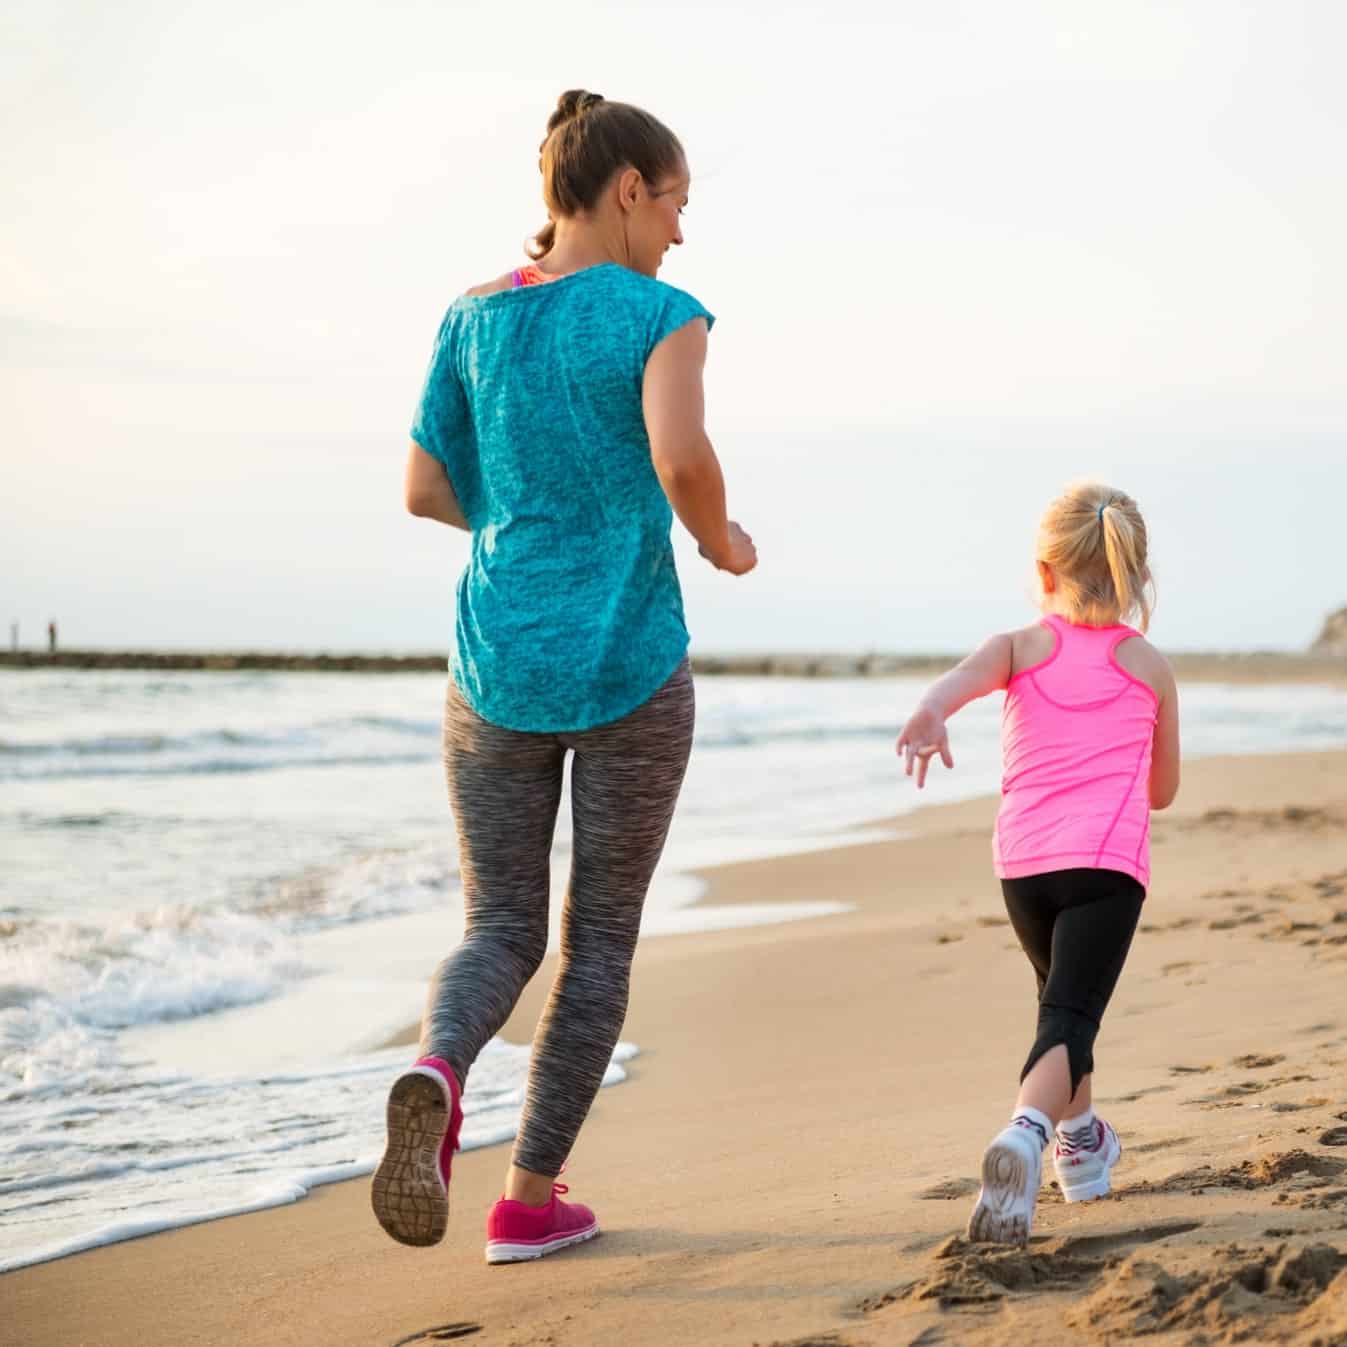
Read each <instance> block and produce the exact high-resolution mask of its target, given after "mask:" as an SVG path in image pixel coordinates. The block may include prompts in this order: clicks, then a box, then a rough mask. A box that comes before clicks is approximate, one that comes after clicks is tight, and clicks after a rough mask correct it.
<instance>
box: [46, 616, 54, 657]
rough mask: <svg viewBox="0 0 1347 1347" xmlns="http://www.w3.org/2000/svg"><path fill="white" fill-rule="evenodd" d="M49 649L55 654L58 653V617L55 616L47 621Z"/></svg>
mask: <svg viewBox="0 0 1347 1347" xmlns="http://www.w3.org/2000/svg"><path fill="white" fill-rule="evenodd" d="M47 649H48V650H49V651H50V652H51V653H52V654H53V655H54V654H55V653H56V619H55V618H53V619H52V620H51V621H50V622H48V623H47Z"/></svg>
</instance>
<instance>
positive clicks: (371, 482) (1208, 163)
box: [0, 0, 1347, 650]
mask: <svg viewBox="0 0 1347 1347" xmlns="http://www.w3.org/2000/svg"><path fill="white" fill-rule="evenodd" d="M1344 49H1347V9H1344V8H1343V7H1342V6H1340V5H1337V4H1335V3H1310V4H1297V3H1288V2H1287V0H1262V2H1261V3H1238V2H1237V0H1211V2H1210V3H1207V2H1205V0H1193V2H1190V3H1174V2H1173V0H1170V2H1169V3H1146V2H1145V0H1129V3H1127V4H1117V3H1108V4H1105V3H1100V2H1098V0H1095V2H1090V0H1061V2H1060V3H1057V2H1055V0H1026V2H1025V3H1019V4H1013V5H1011V4H1004V3H992V2H985V3H969V4H960V3H940V4H929V3H920V4H918V3H896V4H886V5H882V6H881V5H875V6H873V7H872V6H865V5H860V4H851V3H836V4H832V5H829V6H826V7H824V6H811V7H794V6H789V5H782V4H773V5H765V4H764V5H740V6H737V7H735V6H726V5H715V6H710V5H704V6H701V5H689V4H678V5H673V4H661V5H657V6H641V7H634V6H631V5H617V4H611V5H601V4H590V3H575V4H572V5H570V6H563V5H558V4H556V3H552V4H549V5H540V4H536V3H532V0H525V3H520V4H514V5H452V4H445V3H424V4H405V3H396V2H394V3H387V4H380V5H374V4H350V3H340V0H327V3H322V4H316V3H315V4H285V3H280V4H274V5H273V4H268V5H265V6H264V5H258V4H252V3H242V4H224V3H217V4H214V5H184V4H183V3H182V0H174V2H173V3H150V2H149V0H128V3H126V4H123V5H117V6H109V5H104V4H95V3H89V2H81V3H60V2H59V0H58V2H55V3H53V0H41V2H40V3H17V2H16V0H10V3H9V5H8V6H7V7H6V9H5V12H4V15H3V18H0V91H2V92H0V98H3V102H4V109H3V120H4V124H5V127H6V132H5V135H4V137H3V139H2V140H0V343H2V344H3V358H2V359H0V406H3V409H4V421H3V440H0V460H2V462H3V482H4V489H3V492H0V621H3V622H4V623H6V624H7V623H8V621H10V620H13V619H17V620H19V621H20V622H21V624H22V632H23V637H24V640H25V643H27V644H34V643H36V642H37V641H38V640H39V638H40V636H41V635H42V632H41V629H42V628H43V627H45V623H46V621H47V619H48V618H49V617H52V616H54V617H56V618H57V619H58V620H59V621H60V622H61V626H62V632H63V638H64V640H65V642H66V643H67V644H71V645H74V644H98V645H136V646H195V647H203V646H221V647H241V646H258V647H268V646H270V647H277V646H281V647H296V648H328V649H334V648H339V649H380V648H410V649H436V648H444V647H446V646H447V643H448V640H449V638H450V632H451V617H452V603H453V598H452V591H453V583H454V580H455V578H456V576H457V573H458V570H459V568H460V567H461V564H462V561H463V558H464V556H465V554H466V543H465V542H464V541H463V540H462V539H461V538H458V537H454V536H451V535H450V533H449V531H448V530H442V529H438V528H436V527H435V526H433V525H430V524H427V523H426V522H424V521H420V520H412V519H410V518H408V517H406V516H405V515H404V514H403V513H402V510H401V498H400V478H401V468H402V461H403V457H404V454H405V449H406V435H407V427H408V425H409V424H410V420H411V414H412V410H413V407H414V403H415V400H416V396H417V392H418V390H419V386H420V380H421V376H422V373H423V370H424V366H425V361H426V358H427V355H428V353H429V348H430V342H431V340H432V337H433V335H434V332H435V328H436V326H437V324H438V321H439V318H440V315H441V313H442V312H443V309H444V307H445V306H446V305H447V304H448V303H449V302H450V300H451V299H452V298H453V297H454V295H455V294H456V293H458V292H459V291H460V290H462V289H463V288H465V287H466V286H468V285H470V284H473V283H474V282H476V281H479V280H483V279H486V278H487V277H489V276H491V275H495V274H498V273H499V272H500V271H502V270H504V269H506V268H507V267H509V266H512V265H516V264H518V262H519V261H521V260H522V256H523V255H522V252H521V243H522V240H523V239H524V237H525V236H526V235H528V234H529V233H531V232H532V231H533V230H534V229H536V228H537V227H538V225H540V224H541V223H542V221H543V218H544V216H543V212H542V207H541V204H540V200H539V179H538V174H537V166H536V160H537V145H538V141H539V139H540V138H541V135H542V131H543V128H544V125H545V122H546V118H547V115H548V113H549V111H550V110H551V107H552V105H553V103H554V101H555V98H556V96H557V94H558V93H559V92H560V91H561V90H562V89H565V88H568V87H572V86H582V87H588V88H591V89H595V90H598V91H599V92H601V93H604V94H606V95H608V96H609V97H614V98H624V99H627V100H630V101H633V102H637V103H640V104H642V105H644V106H646V107H648V108H649V109H650V110H651V111H653V112H654V113H655V114H656V115H658V116H659V117H661V118H662V119H663V120H664V121H666V122H667V123H668V124H669V125H671V126H672V127H673V128H674V130H675V131H677V132H678V134H679V135H680V137H681V138H682V139H683V141H684V144H685V145H686V147H687V150H688V154H689V158H690V160H691V167H692V172H693V187H692V194H691V203H690V206H689V210H688V213H687V216H686V219H685V233H686V236H687V245H686V246H685V247H684V248H683V249H681V250H675V251H674V252H673V253H671V254H670V258H669V261H668V262H667V264H666V266H665V269H664V271H663V273H662V276H663V278H664V279H666V280H668V281H670V282H671V283H673V284H676V285H680V286H683V287H684V288H686V289H689V290H691V291H693V292H694V293H695V294H697V295H698V297H699V298H701V299H702V300H703V302H705V303H706V304H707V305H708V307H709V308H710V309H711V310H712V311H713V312H714V313H716V315H717V316H718V319H719V322H718V325H717V327H716V330H715V332H714V334H713V336H712V341H711V356H710V364H709V368H708V403H709V406H708V424H709V428H710V430H711V432H712V436H713V438H714V439H715V440H716V443H717V445H718V448H719V449H720V452H721V456H722V459H723V461H724V463H725V468H726V473H727V477H728V479H729V483H730V493H731V505H732V512H733V513H734V514H735V515H736V516H737V517H739V518H741V519H742V520H743V522H744V523H745V524H746V525H747V526H748V527H749V529H750V530H751V531H752V532H753V533H754V535H755V537H756V538H757V540H758V542H759V545H760V549H761V554H762V565H761V568H760V571H759V572H758V573H757V574H755V575H754V576H752V577H750V578H748V579H747V580H744V581H739V582H735V581H731V580H729V579H728V578H726V577H722V576H717V575H714V574H712V573H710V572H709V570H707V569H706V568H705V567H704V566H703V565H701V564H699V563H698V561H697V559H696V557H695V555H694V553H693V550H692V549H691V548H690V547H688V546H686V544H685V543H680V564H681V567H682V571H683V575H684V581H685V589H686V592H687V598H688V615H689V625H690V627H691V629H692V632H693V637H694V643H695V644H696V645H697V646H698V647H700V648H701V649H708V650H709V649H727V648H744V647H754V648H772V647H789V648H801V647H829V648H844V649H863V648H873V647H881V648H885V649H895V650H901V649H933V648H940V649H945V648H959V647H961V646H964V645H967V644H969V643H971V642H975V641H977V640H978V639H980V638H981V637H982V636H984V635H985V634H987V632H988V631H990V630H995V629H998V628H1000V627H1004V626H1008V625H1016V624H1018V623H1020V622H1023V621H1025V620H1028V618H1029V617H1030V616H1031V613H1030V611H1029V609H1028V606H1027V603H1026V598H1025V590H1026V583H1027V580H1026V577H1027V574H1028V570H1029V564H1030V561H1031V559H1032V554H1031V551H1030V547H1031V539H1032V533H1033V525H1034V520H1035V517H1036V515H1037V513H1038V511H1039V510H1040V509H1041V507H1042V505H1043V504H1045V503H1046V501H1047V500H1048V499H1049V498H1050V497H1051V496H1052V494H1054V492H1055V491H1056V490H1058V489H1059V488H1060V487H1061V486H1062V485H1063V484H1065V482H1067V481H1068V480H1070V479H1072V478H1074V477H1079V476H1087V475H1097V476H1104V477H1105V478H1106V479H1107V480H1110V481H1111V482H1113V483H1114V484H1116V485H1118V486H1121V487H1123V488H1124V489H1127V490H1130V491H1131V492H1132V493H1133V494H1134V495H1135V496H1137V498H1138V499H1139V500H1140V502H1141V504H1142V507H1143V509H1144V510H1146V512H1147V515H1148V518H1149V520H1150V524H1151V531H1152V546H1153V556H1154V562H1155V569H1156V572H1157V577H1158V582H1159V589H1160V597H1161V602H1160V607H1159V610H1158V612H1157V618H1156V625H1155V628H1154V632H1155V636H1156V639H1157V640H1158V641H1159V642H1160V643H1161V644H1162V645H1164V644H1169V645H1171V646H1173V647H1175V648H1193V647H1213V648H1221V647H1224V648H1232V647H1245V646H1298V645H1301V644H1303V643H1304V642H1306V641H1307V640H1309V639H1310V638H1311V637H1312V636H1313V634H1314V631H1315V629H1316V627H1317V624H1318V621H1319V619H1320V618H1321V616H1322V615H1323V613H1324V612H1325V611H1326V610H1327V609H1328V608H1330V607H1332V606H1335V605H1337V604H1341V603H1344V602H1347V564H1344V563H1343V561H1342V557H1343V555H1344V547H1343V543H1342V538H1343V536H1344V526H1343V523H1342V520H1343V511H1344V508H1345V504H1347V381H1344V378H1343V374H1344V366H1345V365H1347V359H1345V357H1344V353H1345V352H1347V330H1345V329H1347V321H1345V320H1344V314H1347V258H1345V257H1344V250H1343V247H1342V240H1343V239H1344V238H1347V187H1345V186H1344V179H1343V174H1342V170H1341V161H1342V146H1343V144H1344V141H1345V139H1347V92H1344V88H1343V83H1342V81H1341V78H1340V74H1341V53H1342V51H1343V50H1344Z"/></svg>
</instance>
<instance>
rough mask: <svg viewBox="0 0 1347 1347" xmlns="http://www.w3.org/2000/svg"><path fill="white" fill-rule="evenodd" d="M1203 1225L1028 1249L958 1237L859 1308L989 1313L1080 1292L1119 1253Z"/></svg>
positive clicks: (1174, 1224) (1042, 1242) (1034, 1244)
mask: <svg viewBox="0 0 1347 1347" xmlns="http://www.w3.org/2000/svg"><path fill="white" fill-rule="evenodd" d="M1201 1224H1202V1223H1201V1222H1200V1221H1161V1222H1156V1223H1155V1224H1154V1225H1146V1226H1132V1227H1127V1228H1124V1229H1122V1230H1111V1231H1110V1230H1103V1231H1100V1232H1099V1233H1098V1234H1094V1235H1084V1236H1080V1235H1076V1236H1068V1237H1066V1238H1065V1239H1053V1238H1043V1237H1038V1238H1036V1239H1034V1240H1032V1241H1031V1242H1030V1245H1029V1246H1028V1247H1022V1246H1007V1245H997V1244H970V1243H969V1242H968V1241H967V1240H966V1239H963V1238H962V1237H960V1236H958V1235H954V1236H951V1237H950V1238H949V1239H947V1240H946V1241H945V1242H944V1243H943V1244H942V1245H940V1247H939V1248H938V1249H936V1250H935V1252H934V1254H933V1255H932V1262H933V1263H934V1264H935V1266H934V1267H932V1268H931V1269H930V1271H929V1273H928V1275H926V1276H924V1277H920V1278H918V1279H917V1280H916V1281H910V1282H906V1283H904V1284H903V1285H902V1286H897V1287H894V1288H893V1289H892V1290H891V1291H885V1292H882V1293H881V1294H879V1295H876V1296H870V1297H868V1298H867V1299H865V1300H863V1301H861V1303H860V1305H859V1306H858V1308H859V1309H860V1311H861V1312H862V1313H863V1314H875V1313H877V1312H879V1311H881V1310H889V1309H890V1308H891V1307H892V1308H893V1309H895V1310H899V1309H901V1308H903V1307H906V1308H909V1309H913V1310H920V1309H924V1308H926V1307H927V1306H928V1305H929V1304H930V1303H931V1302H934V1304H935V1305H938V1306H939V1307H940V1308H941V1309H943V1310H960V1309H962V1310H973V1311H985V1310H988V1309H991V1308H993V1307H994V1305H995V1302H997V1301H999V1300H1003V1299H1005V1298H1006V1297H1007V1296H1009V1295H1015V1294H1017V1293H1021V1292H1033V1293H1042V1292H1052V1291H1066V1292H1075V1293H1079V1292H1080V1291H1081V1290H1083V1289H1084V1288H1086V1287H1088V1286H1089V1285H1090V1283H1092V1282H1093V1281H1095V1280H1096V1279H1097V1278H1098V1277H1099V1276H1100V1274H1101V1273H1103V1272H1104V1270H1105V1269H1106V1268H1107V1267H1108V1266H1109V1265H1110V1262H1111V1261H1112V1260H1113V1259H1115V1258H1116V1257H1117V1256H1118V1255H1119V1254H1120V1253H1123V1252H1126V1251H1129V1250H1132V1249H1134V1248H1136V1247H1138V1246H1140V1245H1145V1244H1155V1243H1158V1242H1160V1241H1161V1240H1167V1239H1171V1238H1173V1237H1174V1236H1177V1235H1185V1234H1188V1233H1190V1232H1191V1231H1193V1230H1197V1229H1198V1228H1199V1227H1200V1226H1201Z"/></svg>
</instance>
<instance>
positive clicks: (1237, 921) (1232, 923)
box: [1207, 912, 1263, 931]
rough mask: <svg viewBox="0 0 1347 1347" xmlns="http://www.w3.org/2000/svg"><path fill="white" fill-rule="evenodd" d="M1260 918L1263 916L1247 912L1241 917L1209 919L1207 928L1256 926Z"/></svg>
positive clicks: (1230, 929)
mask: <svg viewBox="0 0 1347 1347" xmlns="http://www.w3.org/2000/svg"><path fill="white" fill-rule="evenodd" d="M1262 920H1263V918H1262V916H1261V915H1260V914H1259V913H1257V912H1249V913H1247V914H1246V915H1245V916H1242V917H1222V918H1220V919H1219V920H1218V921H1209V922H1208V923H1207V930H1209V931H1233V930H1234V929H1235V927H1236V926H1256V925H1258V923H1259V922H1260V921H1262Z"/></svg>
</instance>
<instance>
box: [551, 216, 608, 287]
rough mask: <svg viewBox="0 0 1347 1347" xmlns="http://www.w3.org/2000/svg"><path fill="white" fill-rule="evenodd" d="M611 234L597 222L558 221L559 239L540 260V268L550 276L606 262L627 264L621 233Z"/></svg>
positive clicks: (564, 274) (557, 237) (581, 269)
mask: <svg viewBox="0 0 1347 1347" xmlns="http://www.w3.org/2000/svg"><path fill="white" fill-rule="evenodd" d="M609 234H610V231H609V230H606V229H604V228H603V227H602V226H601V225H600V224H599V223H598V222H597V221H590V220H580V219H575V220H558V221H557V233H556V241H555V242H554V243H553V244H552V246H551V248H549V249H548V251H547V254H546V255H545V256H544V257H543V258H541V259H540V260H539V262H538V267H539V270H541V271H543V272H546V273H547V274H548V275H549V276H568V275H570V273H571V272H573V271H584V270H585V268H586V267H597V266H601V265H602V264H603V263H604V262H616V263H617V264H618V265H619V266H624V265H626V258H625V256H624V254H625V251H626V250H625V248H624V247H623V244H622V239H621V236H620V235H619V236H618V237H617V238H610V237H609Z"/></svg>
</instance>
